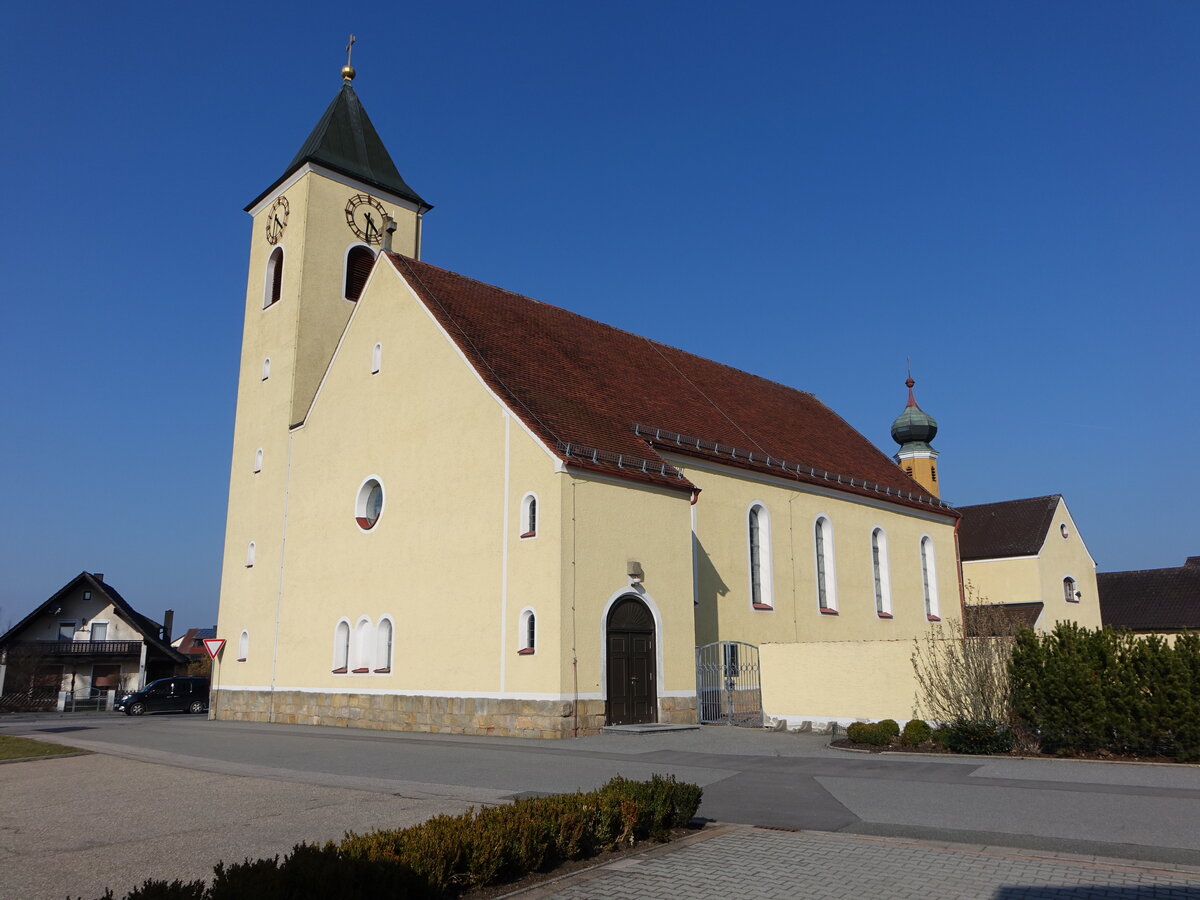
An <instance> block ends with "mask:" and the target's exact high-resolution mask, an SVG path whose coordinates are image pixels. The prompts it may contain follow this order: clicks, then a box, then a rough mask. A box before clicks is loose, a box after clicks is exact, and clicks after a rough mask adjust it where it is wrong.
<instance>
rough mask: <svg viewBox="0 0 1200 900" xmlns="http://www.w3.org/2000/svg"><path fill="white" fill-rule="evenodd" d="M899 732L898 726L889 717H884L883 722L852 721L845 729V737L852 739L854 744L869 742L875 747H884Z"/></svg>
mask: <svg viewBox="0 0 1200 900" xmlns="http://www.w3.org/2000/svg"><path fill="white" fill-rule="evenodd" d="M889 722H890V723H891V725H892V726H893V727H895V729H896V730H895V732H894V733H893V732H892V728H891V727H889V726H888V724H887V723H889ZM899 733H900V726H899V725H897V724H896V723H895V722H893V721H892V720H891V719H885V720H884V721H883V722H853V723H851V724H850V727H848V728H847V729H846V737H848V738H849V739H850V740H852V741H854V743H856V744H871V745H872V746H875V747H886V746H887V745H888V744H890V743H891V742H892V738H893V737H894V736H895V735H896V734H899Z"/></svg>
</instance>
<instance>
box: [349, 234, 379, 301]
mask: <svg viewBox="0 0 1200 900" xmlns="http://www.w3.org/2000/svg"><path fill="white" fill-rule="evenodd" d="M374 265H375V253H374V251H372V250H371V249H370V248H369V247H364V246H362V245H361V244H359V245H358V246H356V247H351V248H350V252H349V253H347V254H346V299H347V300H358V298H359V297H361V296H362V292H363V288H364V287H365V286H366V283H367V276H369V275H370V274H371V267H372V266H374Z"/></svg>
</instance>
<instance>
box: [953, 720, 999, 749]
mask: <svg viewBox="0 0 1200 900" xmlns="http://www.w3.org/2000/svg"><path fill="white" fill-rule="evenodd" d="M946 747H947V749H949V750H950V751H952V752H954V753H973V754H974V753H1008V752H1009V751H1011V750H1012V748H1013V730H1012V729H1011V728H1010V727H1009V726H1007V725H1004V724H1002V723H1000V722H987V721H985V722H967V721H962V720H959V721H957V722H952V723H950V726H949V728H947V729H946Z"/></svg>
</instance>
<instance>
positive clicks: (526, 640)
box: [517, 609, 537, 656]
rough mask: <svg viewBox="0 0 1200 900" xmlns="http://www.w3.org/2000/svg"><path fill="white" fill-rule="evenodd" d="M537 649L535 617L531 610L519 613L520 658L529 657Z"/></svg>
mask: <svg viewBox="0 0 1200 900" xmlns="http://www.w3.org/2000/svg"><path fill="white" fill-rule="evenodd" d="M536 647H537V615H536V614H535V613H534V611H533V610H532V609H525V610H522V611H521V648H520V650H518V651H517V652H518V653H519V654H520V655H521V656H531V655H533V652H534V650H535V648H536Z"/></svg>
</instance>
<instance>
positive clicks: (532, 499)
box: [521, 494, 537, 538]
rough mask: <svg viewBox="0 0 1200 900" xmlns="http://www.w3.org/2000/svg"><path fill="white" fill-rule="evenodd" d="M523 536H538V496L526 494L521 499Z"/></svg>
mask: <svg viewBox="0 0 1200 900" xmlns="http://www.w3.org/2000/svg"><path fill="white" fill-rule="evenodd" d="M521 537H523V538H531V537H537V496H536V495H535V494H526V495H525V499H524V500H522V501H521Z"/></svg>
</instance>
